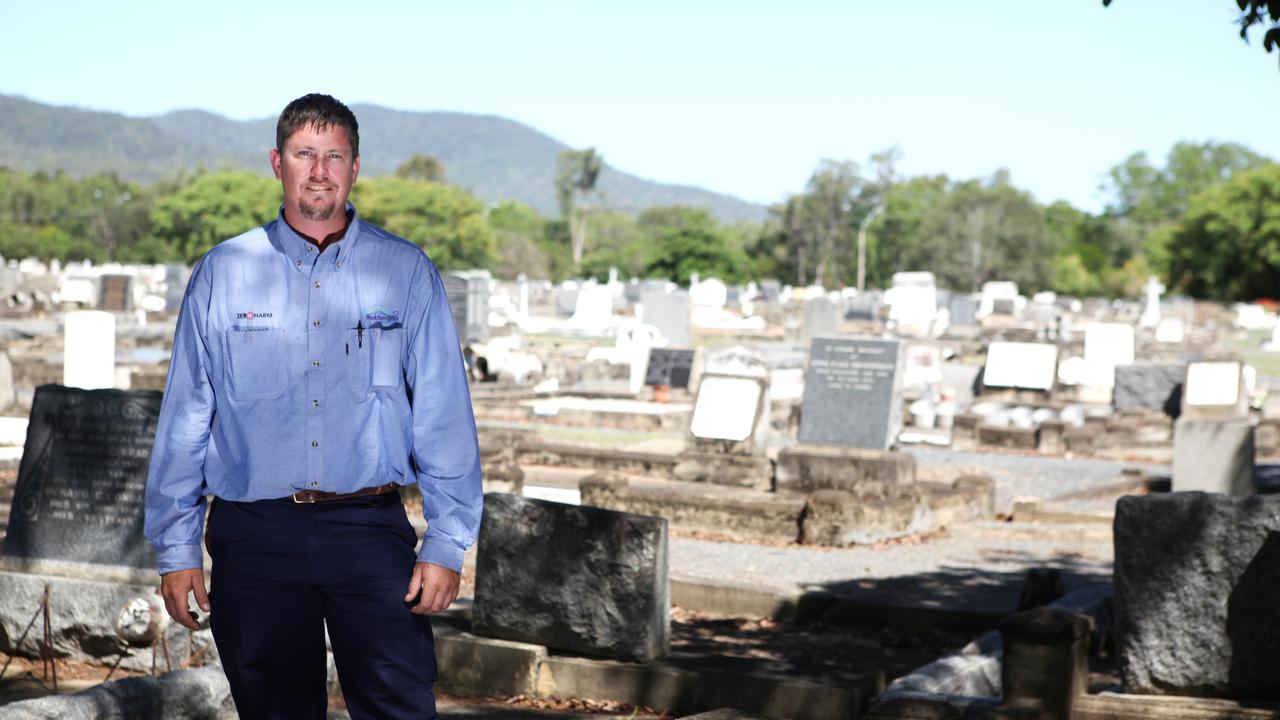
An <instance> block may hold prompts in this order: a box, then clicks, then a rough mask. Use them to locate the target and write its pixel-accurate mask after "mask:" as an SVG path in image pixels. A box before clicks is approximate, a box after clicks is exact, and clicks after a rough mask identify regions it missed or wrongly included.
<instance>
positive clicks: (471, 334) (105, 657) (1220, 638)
mask: <svg viewBox="0 0 1280 720" xmlns="http://www.w3.org/2000/svg"><path fill="white" fill-rule="evenodd" d="M4 269H5V272H4V273H3V274H0V280H3V281H4V282H5V283H6V284H7V285H6V286H5V287H3V288H0V290H3V293H2V295H3V296H4V297H9V298H15V297H20V298H22V299H23V300H22V301H21V302H8V303H6V304H4V305H3V307H0V337H2V338H3V345H0V349H2V350H3V352H0V523H2V527H3V537H4V543H3V553H2V554H0V653H3V658H2V659H3V660H5V661H7V664H6V667H9V665H12V666H13V668H14V669H13V670H9V671H7V672H11V673H13V674H14V677H18V676H21V677H22V678H23V680H22V682H21V683H18V684H16V685H15V684H12V683H13V681H11V680H6V678H5V673H0V703H4V705H3V707H0V715H3V716H5V717H15V718H40V717H53V716H55V715H65V716H67V717H79V716H78V715H74V714H73V713H75V712H79V711H78V710H75V707H76V705H75V703H77V702H91V703H97V704H98V705H97V706H98V707H112V708H116V709H117V711H118V712H119V713H121V716H128V717H135V716H136V717H153V716H154V717H217V716H219V715H218V714H217V713H218V712H225V711H226V709H227V708H228V707H230V705H229V703H230V700H229V694H228V693H229V691H228V689H227V687H226V681H225V679H224V678H223V677H222V675H221V673H220V671H219V670H218V666H217V662H218V659H217V649H216V647H214V645H213V643H212V638H211V636H210V634H209V631H208V630H200V631H198V632H190V631H187V630H186V629H183V628H180V627H178V626H177V625H175V624H171V623H169V622H168V619H167V616H165V613H164V610H163V607H162V606H159V605H157V596H156V595H155V594H154V586H155V582H156V577H155V574H154V569H153V562H154V557H153V555H152V552H151V550H150V548H149V546H148V545H147V544H146V543H145V542H144V541H143V539H142V532H141V522H142V509H143V501H142V497H143V492H144V488H145V480H146V472H147V461H148V458H149V456H150V450H151V444H152V441H153V438H154V433H155V423H156V417H157V413H158V408H159V402H160V396H161V395H160V393H161V392H162V391H163V388H164V380H165V376H166V372H167V362H168V355H169V352H170V343H171V342H172V334H173V327H174V323H175V322H176V318H175V313H176V307H177V304H178V303H179V302H180V300H181V296H182V288H183V286H184V284H185V278H186V276H187V273H188V272H189V271H188V270H187V269H186V268H184V267H181V266H158V267H157V266H124V265H112V266H102V267H95V266H91V265H88V264H75V265H71V266H68V267H59V266H57V265H53V266H44V265H43V264H41V263H38V262H35V261H22V262H13V261H6V262H5V263H4ZM443 277H444V282H445V290H446V294H447V296H448V298H449V301H450V306H451V309H452V311H453V315H454V321H455V325H456V326H457V328H458V335H459V336H458V340H459V342H460V343H461V345H462V346H463V347H464V348H465V357H466V360H467V363H468V370H469V372H470V378H471V394H472V402H473V407H474V410H475V415H476V419H477V425H478V428H477V429H478V433H479V440H480V446H481V452H482V458H481V460H482V465H483V470H484V483H485V491H486V495H485V500H484V523H483V525H482V529H481V534H480V539H479V542H478V543H477V545H476V547H474V548H473V549H472V550H471V551H469V552H468V554H467V559H466V569H465V571H464V581H463V584H464V585H463V594H462V599H461V600H460V601H459V602H458V603H457V604H456V605H455V607H454V608H453V609H451V610H450V611H448V612H447V613H444V614H442V615H439V616H437V617H435V618H434V620H433V624H434V626H435V633H436V643H437V651H438V654H439V659H440V662H439V664H440V668H441V675H440V680H439V686H438V687H439V689H440V692H441V693H443V694H444V695H446V696H453V697H459V698H465V697H472V696H474V697H482V698H495V697H496V698H526V699H527V698H544V699H546V698H578V699H581V700H582V701H583V702H586V701H591V702H613V703H624V704H626V706H627V707H631V708H637V709H645V710H646V712H647V711H652V712H654V713H663V715H661V716H664V717H683V716H689V715H693V714H695V713H703V712H711V711H717V710H723V711H724V712H737V713H738V714H736V715H735V714H722V715H719V716H718V717H742V718H748V717H779V718H881V719H888V718H924V717H930V718H935V717H936V718H953V717H954V718H960V717H1054V718H1058V717H1061V718H1067V717H1079V718H1112V717H1150V718H1162V717H1178V718H1201V717H1203V718H1209V717H1224V718H1225V717H1229V718H1263V717H1268V718H1270V717H1280V704H1273V703H1280V685H1278V684H1277V682H1276V680H1275V679H1274V677H1273V676H1274V669H1275V668H1276V667H1280V659H1277V658H1276V657H1274V656H1275V655H1276V653H1277V648H1280V640H1278V639H1277V638H1275V637H1273V635H1275V630H1274V628H1275V627H1280V625H1278V624H1277V623H1276V615H1275V612H1276V610H1275V608H1276V607H1280V604H1278V603H1277V602H1276V598H1275V597H1274V596H1275V594H1276V592H1277V591H1276V590H1275V587H1277V583H1276V582H1275V574H1276V569H1275V568H1276V567H1280V566H1278V565H1277V558H1276V557H1273V555H1275V553H1274V552H1273V551H1274V550H1275V549H1276V548H1275V547H1273V546H1274V545H1275V542H1274V536H1276V535H1277V533H1280V505H1276V503H1275V502H1273V497H1271V496H1270V493H1272V492H1273V491H1274V488H1276V487H1278V486H1280V470H1278V468H1280V464H1277V462H1276V460H1277V457H1278V456H1280V393H1277V392H1275V390H1276V388H1277V387H1280V376H1278V375H1277V374H1274V371H1272V370H1270V369H1269V368H1271V367H1276V366H1275V365H1270V364H1268V362H1267V360H1268V358H1269V357H1271V355H1269V354H1271V353H1277V352H1280V348H1277V347H1273V345H1274V343H1273V338H1272V335H1273V330H1272V328H1280V323H1278V322H1277V318H1276V316H1275V313H1274V308H1271V309H1266V308H1263V307H1262V306H1256V305H1242V306H1237V307H1232V306H1227V305H1222V304H1215V303H1209V302H1201V301H1190V300H1187V299H1185V298H1168V299H1166V298H1164V297H1163V296H1162V293H1163V292H1164V289H1163V286H1161V285H1160V284H1159V283H1158V282H1155V281H1154V279H1153V280H1152V282H1150V283H1148V284H1147V285H1146V286H1145V287H1144V298H1143V299H1142V300H1141V301H1124V300H1120V301H1104V300H1100V299H1097V298H1071V297H1064V296H1056V295H1054V294H1053V293H1036V294H1034V295H1033V296H1032V297H1025V296H1023V295H1022V294H1020V291H1019V289H1018V287H1017V285H1016V284H1014V283H1012V282H988V283H986V284H985V285H983V286H982V288H981V291H980V292H975V293H972V294H964V293H960V292H952V291H944V290H941V289H939V288H938V287H937V285H936V280H935V278H934V276H933V274H932V273H925V272H919V273H917V272H908V273H898V274H897V275H895V276H894V278H893V282H892V285H891V287H890V288H889V289H887V290H885V291H883V292H879V291H870V290H869V291H866V292H864V293H856V292H850V291H847V290H846V291H832V292H827V291H826V290H824V289H823V288H820V287H791V286H786V285H783V284H782V283H780V282H776V281H770V282H763V283H759V284H755V283H751V284H746V285H741V286H733V285H729V284H726V283H724V282H722V281H720V280H719V279H717V278H712V277H708V278H698V277H693V278H690V280H689V283H688V284H687V285H684V286H678V285H677V284H676V283H671V282H667V281H635V280H633V281H625V282H624V281H620V280H618V279H617V278H616V277H614V278H612V279H611V280H610V281H609V282H597V281H594V280H587V281H566V282H564V283H561V284H558V285H557V284H552V283H549V282H535V281H527V280H519V281H516V282H506V281H500V280H496V279H494V278H493V277H492V276H490V275H489V274H488V273H487V272H483V271H471V272H449V273H445V274H444V276H443ZM1175 331H1176V332H1175ZM1274 332H1275V333H1280V330H1275V331H1274ZM1277 357H1280V356H1277ZM402 496H403V500H404V503H405V506H406V508H407V510H408V514H409V517H410V519H411V522H413V523H414V524H415V525H416V526H417V528H418V530H419V531H421V530H422V529H423V527H424V526H423V524H422V522H423V521H422V519H421V517H422V516H421V510H420V508H421V502H422V501H421V498H420V497H419V496H418V493H417V491H416V489H414V488H412V487H405V488H403V489H402ZM59 668H61V669H62V672H63V673H64V676H63V678H62V681H63V682H62V687H61V689H60V690H58V691H57V692H54V688H53V686H54V684H55V683H57V680H56V679H55V678H56V674H57V672H58V669H59ZM19 669H20V670H19ZM334 682H335V683H336V679H335V681H334ZM22 683H25V684H22ZM15 688H17V689H15ZM23 688H25V690H24V689H23ZM68 689H73V690H81V691H82V692H79V693H78V694H69V693H68V692H67V690H68ZM336 692H337V688H336V687H335V693H336ZM24 693H25V694H24ZM28 697H30V699H28ZM144 707H145V708H150V709H146V710H142V709H139V708H144ZM147 713H152V714H151V715H148V714H147ZM157 713H158V714H157Z"/></svg>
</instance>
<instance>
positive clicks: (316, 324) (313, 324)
mask: <svg viewBox="0 0 1280 720" xmlns="http://www.w3.org/2000/svg"><path fill="white" fill-rule="evenodd" d="M311 325H312V327H320V321H319V320H312V321H311Z"/></svg>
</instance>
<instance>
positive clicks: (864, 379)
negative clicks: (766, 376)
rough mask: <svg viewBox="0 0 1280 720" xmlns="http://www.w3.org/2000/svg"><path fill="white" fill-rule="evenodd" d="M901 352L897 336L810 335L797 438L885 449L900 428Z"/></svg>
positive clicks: (802, 440) (802, 441)
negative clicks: (884, 338) (876, 337)
mask: <svg viewBox="0 0 1280 720" xmlns="http://www.w3.org/2000/svg"><path fill="white" fill-rule="evenodd" d="M904 364H905V353H904V352H903V345H902V343H900V342H898V341H897V340H880V339H875V338H815V339H814V341H813V345H812V346H811V348H810V350H809V367H808V369H807V370H806V371H805V382H804V398H803V399H802V400H801V406H800V435H799V441H800V442H801V443H803V444H806V445H838V446H843V447H855V448H867V449H871V450H888V449H889V448H890V447H891V446H892V445H893V444H894V442H895V441H896V440H897V438H898V433H899V432H900V431H901V430H902V371H903V366H904Z"/></svg>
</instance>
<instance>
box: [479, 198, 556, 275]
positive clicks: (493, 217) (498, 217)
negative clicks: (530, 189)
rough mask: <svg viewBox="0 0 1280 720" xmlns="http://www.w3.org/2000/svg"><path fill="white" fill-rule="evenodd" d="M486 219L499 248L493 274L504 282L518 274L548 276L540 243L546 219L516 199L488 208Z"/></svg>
mask: <svg viewBox="0 0 1280 720" xmlns="http://www.w3.org/2000/svg"><path fill="white" fill-rule="evenodd" d="M487 219H488V221H489V228H490V229H491V230H492V232H493V235H494V238H495V240H496V242H497V246H498V259H497V263H496V264H495V265H494V274H495V275H497V276H498V277H501V278H507V279H514V278H516V277H517V276H519V275H524V276H525V277H530V278H548V277H550V276H551V267H550V263H549V262H548V259H547V252H546V250H544V249H543V247H542V242H541V241H542V239H543V238H544V237H545V235H546V225H547V221H546V219H544V218H543V217H542V216H541V215H539V214H538V213H537V212H536V211H535V210H534V209H533V208H531V207H529V206H528V205H525V204H524V203H520V202H516V201H515V200H504V201H503V202H500V203H498V204H497V205H495V206H493V207H492V208H490V209H489V214H488V218H487Z"/></svg>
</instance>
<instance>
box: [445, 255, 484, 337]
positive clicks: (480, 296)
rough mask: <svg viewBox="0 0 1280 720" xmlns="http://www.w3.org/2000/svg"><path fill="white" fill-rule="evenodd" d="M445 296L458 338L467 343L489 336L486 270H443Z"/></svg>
mask: <svg viewBox="0 0 1280 720" xmlns="http://www.w3.org/2000/svg"><path fill="white" fill-rule="evenodd" d="M441 280H442V281H443V282H444V293H445V297H446V298H447V299H448V300H449V310H450V311H451V312H452V313H453V324H454V327H456V328H457V330H458V340H459V342H462V343H468V342H472V341H476V340H488V339H489V280H490V276H489V272H488V271H487V270H469V271H465V272H450V273H445V274H444V276H443V277H442V278H441Z"/></svg>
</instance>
